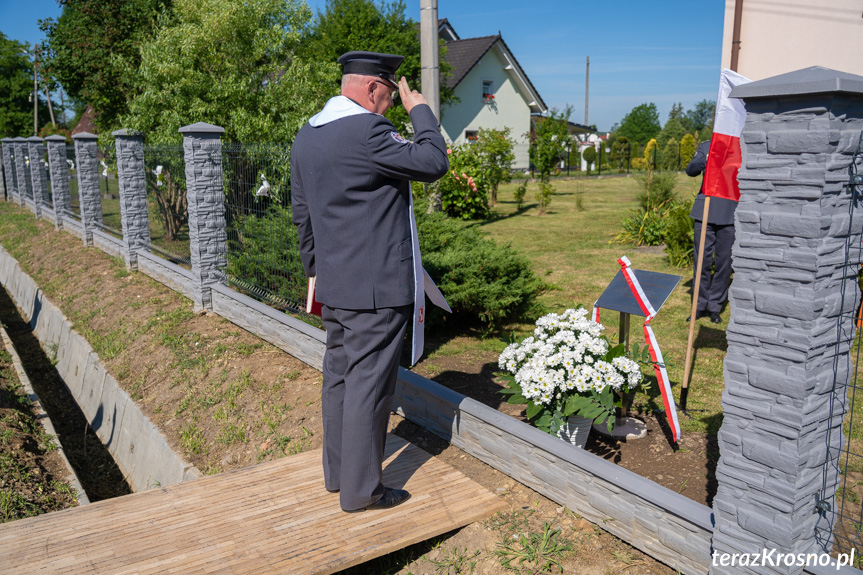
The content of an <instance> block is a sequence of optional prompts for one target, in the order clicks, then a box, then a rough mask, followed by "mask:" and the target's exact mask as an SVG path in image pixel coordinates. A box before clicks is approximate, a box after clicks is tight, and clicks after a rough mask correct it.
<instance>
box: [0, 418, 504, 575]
mask: <svg viewBox="0 0 863 575" xmlns="http://www.w3.org/2000/svg"><path fill="white" fill-rule="evenodd" d="M384 483H385V484H386V485H388V486H391V487H404V488H405V489H407V490H409V491H410V492H411V495H412V497H411V499H410V500H409V501H407V502H406V503H403V504H402V505H400V506H398V507H395V508H393V509H389V510H384V511H367V512H363V513H344V512H343V511H342V510H341V508H340V507H339V496H338V494H332V493H328V492H327V491H326V490H325V489H324V480H323V471H322V469H321V451H320V450H316V451H312V452H307V453H301V454H299V455H295V456H292V457H286V458H283V459H279V460H277V461H271V462H268V463H262V464H260V465H255V466H253V467H249V468H247V469H242V470H236V471H231V472H227V473H223V474H220V475H214V476H209V477H204V478H201V479H198V480H196V481H192V482H187V483H181V484H179V485H173V486H170V487H166V488H162V489H156V490H152V491H145V492H142V493H136V494H132V495H127V496H125V497H119V498H116V499H111V500H107V501H100V502H98V503H91V504H90V505H87V506H84V507H77V508H73V509H67V510H64V511H58V512H55V513H50V514H47V515H41V516H39V517H32V518H28V519H21V520H18V521H14V522H12V523H6V524H3V525H0V566H2V569H0V570H2V571H3V572H10V573H22V574H26V573H58V574H60V573H75V574H79V573H111V574H117V575H121V574H125V573H130V574H131V573H138V574H142V573H154V574H155V573H159V574H162V573H256V574H257V573H261V574H263V573H298V574H306V573H307V574H320V575H323V574H327V573H334V572H336V571H340V570H342V569H346V568H347V567H351V566H353V565H358V564H360V563H364V562H366V561H369V560H370V559H373V558H375V557H379V556H381V555H386V554H387V553H391V552H393V551H396V550H398V549H401V548H403V547H407V546H408V545H412V544H414V543H418V542H420V541H424V540H426V539H430V538H432V537H434V536H436V535H440V534H442V533H446V532H448V531H451V530H453V529H456V528H458V527H462V526H464V525H467V524H468V523H471V522H473V521H477V520H479V519H482V518H484V517H487V516H488V515H491V514H492V513H494V512H495V511H499V510H501V509H503V507H504V505H503V502H502V501H501V500H500V499H498V498H497V497H495V496H494V495H493V494H491V493H490V492H489V491H488V490H486V489H484V488H483V487H482V486H480V485H479V484H477V483H476V482H474V481H472V480H471V479H469V478H468V477H466V476H464V475H463V474H462V473H460V472H458V471H456V470H455V469H453V468H452V467H451V466H449V465H447V464H445V463H443V462H442V461H440V460H438V459H435V458H434V457H433V456H431V455H430V454H428V453H426V452H425V451H423V450H422V449H420V448H418V447H416V446H415V445H412V444H409V443H407V442H406V441H404V440H403V439H401V438H399V437H397V436H394V435H390V436H388V439H387V459H386V462H385V463H384Z"/></svg>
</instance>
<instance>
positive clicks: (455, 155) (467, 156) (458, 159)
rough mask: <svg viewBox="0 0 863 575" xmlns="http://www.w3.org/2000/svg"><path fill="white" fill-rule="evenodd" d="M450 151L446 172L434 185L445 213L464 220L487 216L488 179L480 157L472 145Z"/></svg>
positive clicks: (479, 218) (457, 147) (456, 147)
mask: <svg viewBox="0 0 863 575" xmlns="http://www.w3.org/2000/svg"><path fill="white" fill-rule="evenodd" d="M447 152H448V153H449V166H450V169H449V171H448V172H447V173H446V174H445V175H444V177H442V178H441V179H440V180H438V181H437V183H436V184H435V185H436V186H437V187H438V190H439V191H440V193H441V205H442V207H443V210H444V211H445V212H446V213H447V215H448V216H450V217H453V218H460V219H463V220H481V219H484V218H487V217H488V194H487V193H486V189H487V182H486V180H485V178H484V177H483V175H482V173H481V158H480V157H479V154H478V153H477V150H475V149H474V146H473V145H471V144H467V145H462V146H454V147H453V148H452V149H450V150H447Z"/></svg>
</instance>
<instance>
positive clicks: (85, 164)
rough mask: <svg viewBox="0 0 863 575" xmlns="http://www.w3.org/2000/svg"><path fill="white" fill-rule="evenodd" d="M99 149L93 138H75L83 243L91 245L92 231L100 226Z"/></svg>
mask: <svg viewBox="0 0 863 575" xmlns="http://www.w3.org/2000/svg"><path fill="white" fill-rule="evenodd" d="M98 152H99V148H98V146H97V140H96V138H95V137H84V138H79V137H77V136H76V137H75V160H76V163H77V165H78V200H79V201H80V203H81V224H82V227H83V230H84V243H85V244H86V245H88V246H92V245H93V230H95V229H97V228H98V227H99V226H101V225H102V195H101V192H100V190H99V159H98Z"/></svg>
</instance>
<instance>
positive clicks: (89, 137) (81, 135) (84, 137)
mask: <svg viewBox="0 0 863 575" xmlns="http://www.w3.org/2000/svg"><path fill="white" fill-rule="evenodd" d="M72 139H73V140H97V139H99V136H97V135H96V134H91V133H90V132H79V133H77V134H74V135H73V136H72Z"/></svg>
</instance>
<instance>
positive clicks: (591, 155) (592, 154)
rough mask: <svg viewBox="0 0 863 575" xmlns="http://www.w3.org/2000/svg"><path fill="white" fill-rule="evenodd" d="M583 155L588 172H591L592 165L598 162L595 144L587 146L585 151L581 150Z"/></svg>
mask: <svg viewBox="0 0 863 575" xmlns="http://www.w3.org/2000/svg"><path fill="white" fill-rule="evenodd" d="M581 157H582V158H583V159H584V162H585V163H586V164H587V172H588V173H590V169H591V166H593V164H594V163H595V162H596V148H594V147H593V146H588V147H586V148H585V149H584V151H583V152H581Z"/></svg>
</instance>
